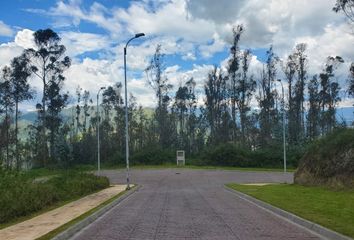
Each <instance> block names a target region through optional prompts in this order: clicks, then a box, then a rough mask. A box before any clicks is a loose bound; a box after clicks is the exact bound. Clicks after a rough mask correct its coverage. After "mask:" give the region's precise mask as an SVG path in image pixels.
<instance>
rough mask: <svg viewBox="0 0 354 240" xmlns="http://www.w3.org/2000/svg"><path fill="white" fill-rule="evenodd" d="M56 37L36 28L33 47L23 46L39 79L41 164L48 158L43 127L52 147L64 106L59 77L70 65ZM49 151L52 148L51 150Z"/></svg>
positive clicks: (52, 32)
mask: <svg viewBox="0 0 354 240" xmlns="http://www.w3.org/2000/svg"><path fill="white" fill-rule="evenodd" d="M60 41H61V39H60V37H59V35H58V34H57V33H55V32H54V31H53V30H51V29H45V30H42V29H40V30H38V31H36V32H35V33H34V42H35V44H36V49H33V48H31V49H27V50H26V54H27V56H29V59H30V64H31V70H32V72H33V73H34V74H35V75H36V76H37V77H38V78H39V79H40V80H41V81H42V83H43V88H42V102H41V104H39V105H38V109H39V112H40V119H39V124H40V125H42V127H41V131H42V132H41V135H40V136H41V143H42V144H41V145H42V147H43V150H42V151H41V152H42V156H40V158H41V161H42V163H43V164H46V163H47V161H48V156H49V153H48V146H47V133H46V131H47V129H48V130H49V131H50V139H49V142H50V146H51V148H52V147H53V146H54V140H55V134H56V132H57V130H58V128H59V124H60V116H59V113H60V111H61V110H62V108H63V107H64V106H65V104H66V101H67V98H68V95H67V94H62V93H61V89H62V85H63V82H64V80H65V77H64V76H63V72H64V70H66V69H67V68H68V67H69V66H70V64H71V61H70V58H69V57H67V56H64V54H65V50H66V49H65V46H64V45H62V44H60ZM51 150H53V149H51Z"/></svg>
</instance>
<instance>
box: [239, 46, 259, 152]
mask: <svg viewBox="0 0 354 240" xmlns="http://www.w3.org/2000/svg"><path fill="white" fill-rule="evenodd" d="M251 59H252V54H251V51H250V50H245V51H243V52H242V54H241V59H240V60H241V69H242V72H241V77H240V79H239V80H238V81H237V87H236V93H237V94H236V96H237V99H236V103H237V107H238V109H239V111H240V126H241V136H242V145H244V146H247V145H248V144H247V141H246V129H247V128H248V127H247V123H248V112H249V111H250V109H251V108H250V101H251V99H252V96H253V93H254V91H255V87H256V81H254V79H253V76H249V75H248V69H249V65H250V62H251Z"/></svg>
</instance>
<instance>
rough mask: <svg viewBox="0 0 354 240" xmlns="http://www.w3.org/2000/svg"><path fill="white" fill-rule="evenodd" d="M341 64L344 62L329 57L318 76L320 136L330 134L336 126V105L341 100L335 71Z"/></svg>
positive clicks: (337, 58)
mask: <svg viewBox="0 0 354 240" xmlns="http://www.w3.org/2000/svg"><path fill="white" fill-rule="evenodd" d="M343 62H344V60H343V59H342V58H341V57H339V56H336V57H332V56H329V57H328V58H327V61H326V64H325V68H324V69H323V72H322V73H320V75H319V77H320V86H321V90H320V92H319V95H320V98H321V103H320V105H321V128H322V134H325V133H328V132H330V131H331V130H332V129H333V127H334V126H335V124H336V105H337V103H338V102H339V101H340V100H341V99H340V97H339V90H340V86H339V84H338V82H337V81H336V79H335V70H336V69H337V67H338V66H339V64H341V63H343Z"/></svg>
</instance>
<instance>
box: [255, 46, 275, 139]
mask: <svg viewBox="0 0 354 240" xmlns="http://www.w3.org/2000/svg"><path fill="white" fill-rule="evenodd" d="M277 63H278V58H277V56H276V55H275V53H274V52H273V47H272V46H271V47H270V48H269V50H268V51H267V61H266V65H265V69H263V72H262V75H261V78H260V81H259V95H258V96H257V99H258V102H259V107H260V113H259V127H260V140H261V145H262V146H267V145H269V144H271V143H272V139H273V137H272V131H273V129H274V128H276V126H277V109H276V95H277V92H276V90H275V79H276V74H277V72H276V65H277Z"/></svg>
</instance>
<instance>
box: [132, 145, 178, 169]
mask: <svg viewBox="0 0 354 240" xmlns="http://www.w3.org/2000/svg"><path fill="white" fill-rule="evenodd" d="M175 159H176V153H175V151H172V150H168V149H162V148H160V147H158V146H151V147H146V148H144V149H142V150H140V151H139V152H136V153H134V154H133V156H132V158H131V162H132V164H133V165H136V164H147V165H149V164H153V165H158V164H164V163H174V162H175Z"/></svg>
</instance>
